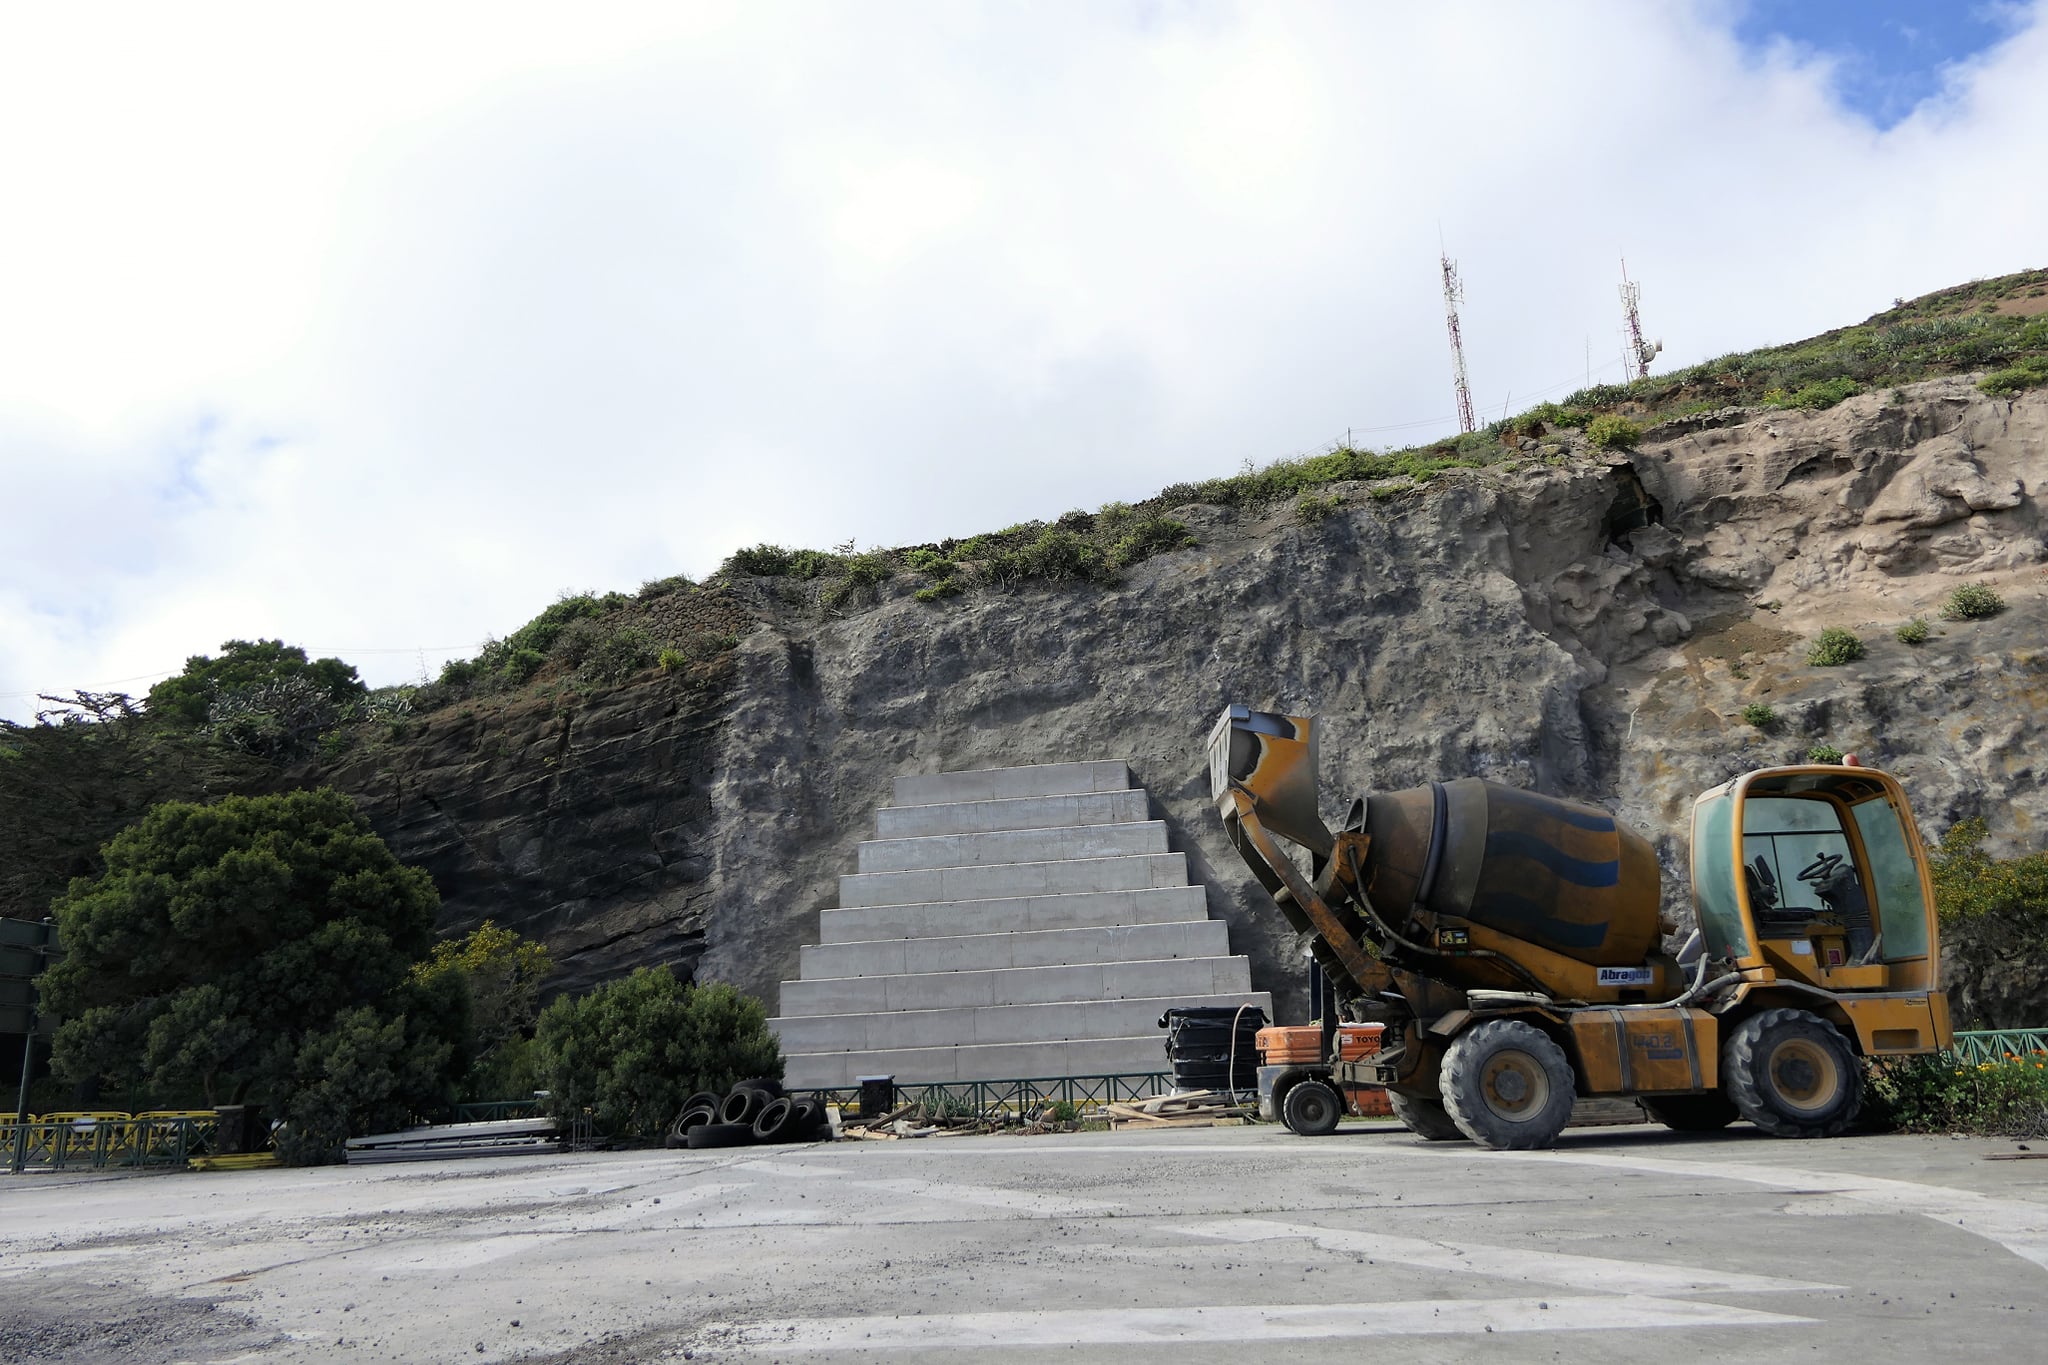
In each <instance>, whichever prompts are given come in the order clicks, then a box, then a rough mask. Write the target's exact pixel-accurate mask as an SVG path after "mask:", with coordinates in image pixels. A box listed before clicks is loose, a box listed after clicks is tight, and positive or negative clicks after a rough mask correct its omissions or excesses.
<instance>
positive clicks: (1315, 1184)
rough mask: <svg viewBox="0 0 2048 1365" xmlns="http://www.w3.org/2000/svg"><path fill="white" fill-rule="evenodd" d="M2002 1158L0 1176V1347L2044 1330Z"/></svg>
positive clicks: (1998, 1342)
mask: <svg viewBox="0 0 2048 1365" xmlns="http://www.w3.org/2000/svg"><path fill="white" fill-rule="evenodd" d="M2013 1150H2014V1144H2012V1143H2011V1142H1995V1141H1984V1140H1951V1139H1943V1138H1920V1137H1897V1136H1893V1137H1857V1138H1847V1139H1838V1140H1835V1141H1831V1142H1788V1141H1779V1140H1774V1139H1771V1138H1767V1137H1765V1136H1763V1135H1762V1134H1759V1133H1756V1132H1754V1131H1753V1130H1750V1129H1748V1128H1746V1127H1743V1126H1738V1127H1736V1128H1732V1129H1729V1130H1728V1131H1726V1132H1724V1133H1719V1134H1714V1135H1710V1136H1706V1137H1698V1136H1683V1135H1679V1134H1674V1133H1668V1132H1665V1131H1664V1130H1662V1129H1658V1128H1649V1127H1629V1128H1599V1129H1584V1130H1572V1131H1568V1132H1567V1133H1566V1134H1565V1136H1564V1138H1563V1140H1562V1141H1561V1142H1560V1143H1559V1145H1558V1147H1557V1148H1556V1149H1555V1150H1554V1151H1550V1152H1544V1153H1524V1154H1513V1153H1500V1152H1486V1151H1481V1150H1479V1149H1477V1148H1475V1147H1472V1146H1470V1145H1467V1144H1464V1143H1429V1142H1423V1141H1421V1140H1419V1139H1417V1138H1414V1137H1412V1136H1411V1135H1409V1134H1407V1133H1406V1132H1404V1131H1402V1130H1399V1129H1392V1128H1386V1127H1377V1126H1376V1127H1370V1128H1350V1127H1347V1128H1346V1129H1343V1130H1340V1131H1339V1132H1338V1133H1337V1134H1336V1135H1333V1136H1331V1137H1328V1138H1322V1139H1307V1138H1297V1137H1294V1136H1292V1135H1290V1134H1288V1133H1286V1132H1284V1131H1281V1130H1279V1129H1276V1128H1272V1127H1258V1128H1228V1129H1203V1130H1176V1131H1170V1132H1153V1133H1133V1132H1125V1133H1085V1134H1068V1135H1059V1136H1045V1137H1034V1138H1022V1137H980V1138H976V1137H963V1138H926V1139H922V1140H906V1141H899V1142H888V1143H879V1142H874V1143H856V1142H840V1143H835V1144H826V1145H818V1146H802V1147H768V1148H763V1147H755V1148H747V1149H740V1150H728V1151H722V1152H715V1153H714V1152H702V1153H697V1152H662V1151H648V1152H620V1153H591V1154H583V1155H569V1156H558V1157H512V1158H496V1159H485V1160H472V1161H467V1162H456V1161H450V1162H436V1163H418V1164H408V1165H395V1166H370V1167H343V1168H326V1169H319V1170H303V1171H287V1170H271V1171H248V1172H219V1173H208V1174H202V1173H192V1172H179V1173H169V1174H155V1175H127V1176H122V1175H111V1174H109V1175H89V1174H44V1175H33V1174H31V1175H24V1176H17V1177H0V1360H4V1361H6V1362H8V1363H9V1365H39V1363H40V1362H45V1361H64V1362H80V1361H121V1362H124V1363H125V1362H173V1361H191V1362H214V1361H220V1362H227V1361H255V1360H260V1361H271V1360H281V1361H362V1360H378V1361H421V1362H451V1361H459V1360H469V1361H548V1362H554V1361H560V1362H570V1361H574V1362H579V1363H580V1362H590V1361H672V1360H698V1361H704V1360H711V1361H742V1360H744V1361H762V1360H808V1359H833V1360H838V1359H846V1360H902V1359H908V1360H918V1359H929V1360H937V1359H940V1358H945V1357H957V1356H958V1355H959V1354H960V1353H961V1352H963V1351H968V1352H972V1353H973V1354H974V1356H975V1357H977V1358H985V1359H994V1360H1016V1361H1020V1362H1021V1361H1028V1360H1038V1359H1043V1358H1048V1357H1054V1356H1057V1357H1058V1358H1060V1359H1063V1360H1073V1361H1118V1362H1139V1363H1140V1365H1143V1363H1145V1362H1167V1361H1174V1362H1184V1361H1226V1360H1227V1361H1232V1362H1243V1361H1247V1360H1278V1359H1285V1360H1288V1361H1290V1362H1314V1361H1344V1362H1347V1363H1350V1362H1356V1361H1357V1360H1358V1359H1360V1358H1361V1354H1362V1353H1363V1352H1367V1351H1378V1352H1382V1353H1385V1352H1399V1354H1400V1358H1401V1360H1402V1361H1403V1362H1404V1363H1405V1362H1427V1361H1468V1360H1476V1361H1493V1360H1499V1361H1528V1360H1571V1361H1616V1362H1628V1363H1629V1365H1640V1362H1642V1361H1645V1360H1659V1361H1664V1360H1696V1359H1707V1358H1713V1359H1728V1360H1742V1361H1780V1360H1798V1361H1813V1360H1850V1359H1854V1360H1858V1361H1891V1360H1915V1361H1918V1360H1923V1359H1926V1358H1929V1357H1930V1356H1943V1355H1949V1354H1964V1355H1970V1354H1976V1353H1979V1352H1982V1353H1985V1354H1987V1355H1991V1354H1993V1353H1995V1356H1996V1358H2000V1359H2006V1360H2014V1361H2021V1360H2041V1359H2048V1336H2044V1329H2048V1293H2044V1291H2048V1165H2044V1164H2041V1163H2037V1162H2034V1161H2032V1160H2015V1161H1992V1160H1987V1159H1986V1157H1987V1156H1989V1155H1990V1154H1992V1153H1994V1152H1998V1153H2005V1152H2012V1151H2013Z"/></svg>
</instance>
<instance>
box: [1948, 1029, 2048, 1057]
mask: <svg viewBox="0 0 2048 1365" xmlns="http://www.w3.org/2000/svg"><path fill="white" fill-rule="evenodd" d="M2040 1053H2048V1028H2001V1029H1977V1030H1972V1031H1971V1032H1968V1033H1958V1034H1957V1035H1956V1045H1955V1047H1954V1048H1953V1049H1951V1055H1953V1056H1954V1057H1955V1059H1956V1060H1957V1061H1959V1062H1964V1063H1968V1064H1971V1065H1975V1064H1977V1063H1980V1062H2002V1061H2004V1060H2005V1059H2006V1057H2007V1056H2008V1055H2011V1056H2014V1057H2026V1056H2030V1055H2034V1054H2040Z"/></svg>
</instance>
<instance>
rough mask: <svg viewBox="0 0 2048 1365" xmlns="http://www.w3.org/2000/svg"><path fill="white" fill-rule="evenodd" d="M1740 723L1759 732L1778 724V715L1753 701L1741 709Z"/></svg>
mask: <svg viewBox="0 0 2048 1365" xmlns="http://www.w3.org/2000/svg"><path fill="white" fill-rule="evenodd" d="M1742 723H1743V724H1744V725H1749V726H1754V727H1755V728H1756V729H1759V730H1768V729H1770V728H1771V727H1772V726H1773V725H1776V724H1777V723H1778V713H1777V712H1776V711H1774V710H1772V709H1771V708H1770V707H1768V706H1766V705H1764V704H1763V703H1762V702H1760V701H1753V702H1751V703H1750V704H1749V705H1747V706H1745V707H1743V708H1742Z"/></svg>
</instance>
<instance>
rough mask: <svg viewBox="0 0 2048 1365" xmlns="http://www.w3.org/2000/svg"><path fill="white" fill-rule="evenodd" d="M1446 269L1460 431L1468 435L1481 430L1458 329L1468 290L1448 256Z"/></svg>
mask: <svg viewBox="0 0 2048 1365" xmlns="http://www.w3.org/2000/svg"><path fill="white" fill-rule="evenodd" d="M1442 259H1443V266H1444V325H1445V326H1446V327H1448V328H1449V329H1450V333H1451V377H1452V380H1453V382H1454V383H1455V384H1456V385H1457V388H1458V431H1459V433H1460V434H1469V433H1471V432H1473V431H1475V430H1477V429H1478V427H1479V422H1478V419H1477V418H1475V417H1474V416H1473V415H1472V384H1471V381H1470V380H1468V379H1467V378H1466V377H1465V336H1464V333H1463V332H1462V331H1460V330H1459V328H1458V305H1459V304H1461V303H1463V302H1464V301H1465V286H1464V284H1463V283H1461V282H1460V281H1459V279H1458V263H1457V262H1456V261H1454V260H1452V259H1451V258H1450V257H1449V256H1448V255H1446V256H1444V257H1443V258H1442Z"/></svg>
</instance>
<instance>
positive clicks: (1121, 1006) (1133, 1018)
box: [768, 991, 1273, 1052]
mask: <svg viewBox="0 0 2048 1365" xmlns="http://www.w3.org/2000/svg"><path fill="white" fill-rule="evenodd" d="M1246 1000H1250V1001H1252V1002H1253V1003H1255V1004H1257V1005H1259V1006H1260V1007H1261V1008H1263V1009H1264V1010H1265V1011H1266V1012H1267V1014H1268V1016H1269V1017H1270V1015H1271V1014H1272V1010H1273V1002H1272V1000H1271V998H1270V997H1268V996H1267V995H1266V993H1265V992H1263V991H1261V992H1248V993H1245V994H1237V995H1177V996H1164V997H1157V998H1153V999H1141V1000H1082V1001H1067V1002H1061V1003H1058V1004H1044V1005H985V1006H979V1007H971V1008H959V1009H934V1010H899V1011H893V1012H889V1013H869V1014H831V1015H821V1016H809V1017H791V1016H781V1017H778V1018H775V1019H771V1020H769V1021H768V1023H769V1026H770V1027H771V1028H773V1029H774V1030H775V1032H776V1034H777V1036H779V1037H780V1038H781V1040H782V1049H783V1051H784V1052H879V1051H886V1050H888V1049H891V1048H906V1047H943V1046H947V1045H953V1046H965V1045H967V1044H970V1043H1046V1042H1059V1041H1071V1040H1073V1039H1077V1038H1117V1037H1127V1036H1130V1035H1133V1034H1137V1033H1141V1032H1143V1031H1144V1030H1145V1029H1146V1028H1148V1027H1157V1025H1158V1022H1159V1016H1160V1014H1161V1013H1162V1012H1164V1011H1166V1010H1168V1009H1172V1008H1175V1007H1180V1006H1187V1007H1192V1006H1199V1005H1238V1004H1243V1003H1244V1002H1245V1001H1246Z"/></svg>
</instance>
